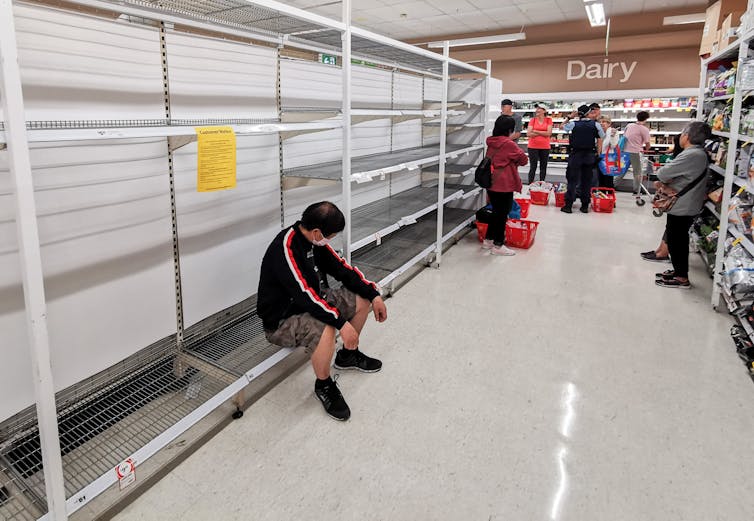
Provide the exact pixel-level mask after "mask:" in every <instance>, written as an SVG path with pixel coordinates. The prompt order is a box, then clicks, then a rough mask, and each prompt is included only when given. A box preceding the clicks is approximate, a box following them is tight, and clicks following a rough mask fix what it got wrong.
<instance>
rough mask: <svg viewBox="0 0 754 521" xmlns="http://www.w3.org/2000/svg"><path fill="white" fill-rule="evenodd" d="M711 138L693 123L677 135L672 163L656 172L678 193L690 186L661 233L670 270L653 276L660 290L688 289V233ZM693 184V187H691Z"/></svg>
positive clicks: (702, 195) (698, 205) (700, 200)
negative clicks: (677, 145)
mask: <svg viewBox="0 0 754 521" xmlns="http://www.w3.org/2000/svg"><path fill="white" fill-rule="evenodd" d="M711 136H712V129H711V128H710V126H709V125H708V124H706V123H702V122H701V121H694V122H692V123H689V125H688V126H687V127H686V128H685V129H683V131H682V132H681V138H680V142H681V147H683V152H681V153H680V154H679V155H678V157H676V158H675V159H673V161H672V162H670V163H669V164H667V165H665V166H664V167H662V168H660V169H659V170H658V171H657V178H658V179H659V180H660V181H661V182H662V183H665V184H667V185H669V186H670V187H671V188H673V189H674V190H676V191H677V192H680V191H681V190H683V189H685V188H686V187H688V186H693V188H691V189H689V191H688V192H686V193H685V194H683V195H682V196H681V197H679V198H678V200H677V201H676V202H675V204H674V205H673V207H672V208H671V209H670V211H668V217H667V219H668V220H667V225H666V227H665V233H666V237H667V242H668V251H669V252H670V261H671V262H672V263H673V269H672V270H667V271H665V272H663V273H658V274H657V275H656V279H655V284H657V285H658V286H660V287H663V288H679V289H688V288H690V287H691V283H690V282H689V229H690V228H691V224H692V223H693V221H694V217H696V216H697V215H699V212H701V211H702V206H704V201H705V199H706V197H707V183H705V182H704V178H705V177H706V175H707V166H708V163H709V157H708V156H707V152H706V151H705V150H704V148H703V147H704V142H705V141H706V140H708V139H709V138H710V137H711ZM694 183H696V184H694Z"/></svg>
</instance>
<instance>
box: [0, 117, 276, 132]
mask: <svg viewBox="0 0 754 521" xmlns="http://www.w3.org/2000/svg"><path fill="white" fill-rule="evenodd" d="M279 122H280V119H279V118H238V119H82V120H56V121H27V122H26V130H78V129H110V128H156V127H205V126H220V125H265V124H274V123H279ZM4 129H5V125H4V123H2V122H0V130H4Z"/></svg>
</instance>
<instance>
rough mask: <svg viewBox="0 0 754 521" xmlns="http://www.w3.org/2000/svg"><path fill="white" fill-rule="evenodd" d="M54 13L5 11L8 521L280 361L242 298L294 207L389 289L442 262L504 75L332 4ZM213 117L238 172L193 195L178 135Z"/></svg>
mask: <svg viewBox="0 0 754 521" xmlns="http://www.w3.org/2000/svg"><path fill="white" fill-rule="evenodd" d="M69 5H70V6H71V7H72V8H70V9H67V8H65V7H51V6H43V5H39V4H25V3H22V2H17V3H13V4H11V3H9V2H5V3H3V4H0V57H1V58H2V59H0V64H1V65H2V67H3V70H2V73H3V74H2V84H0V93H2V98H3V112H2V118H1V119H0V121H3V122H4V125H3V126H2V127H1V128H0V287H2V288H9V289H8V291H7V292H6V294H7V295H8V296H9V297H8V299H7V303H6V301H5V300H4V307H3V309H2V310H0V328H2V331H3V332H4V347H5V346H8V348H7V349H6V350H5V351H4V354H3V356H4V359H3V364H2V366H1V367H0V382H3V386H4V388H5V389H8V388H12V389H13V390H14V391H13V393H5V396H6V397H7V399H4V400H3V401H2V403H1V404H0V519H3V520H4V521H5V520H14V521H15V520H21V519H23V520H27V519H50V520H56V521H58V520H62V519H67V516H68V515H69V514H72V513H74V512H76V511H78V510H79V509H81V508H82V507H84V506H85V505H87V503H89V502H90V501H91V500H92V499H94V498H95V497H97V496H98V495H99V494H101V493H102V492H103V491H105V490H107V489H109V488H110V487H112V486H114V485H115V484H116V483H117V476H116V473H115V472H114V470H113V469H114V468H115V467H116V466H118V465H119V464H121V463H122V462H125V461H128V460H131V461H133V462H134V463H135V465H136V466H138V465H140V464H142V463H143V462H144V461H146V460H147V459H149V458H150V457H152V456H153V455H154V454H156V453H157V452H158V451H159V450H161V449H162V448H163V447H165V446H167V445H168V444H169V443H170V442H171V441H172V440H174V439H175V438H176V437H177V436H179V435H181V434H182V433H183V432H185V431H186V430H187V429H189V428H190V427H191V426H193V425H195V424H196V423H197V422H199V421H200V420H201V419H202V418H204V417H205V416H207V415H208V414H209V413H210V412H212V411H213V410H214V409H216V408H217V407H219V406H221V405H222V404H224V403H226V402H228V401H229V400H231V399H233V400H234V401H235V402H236V403H238V404H240V403H241V402H242V400H243V397H242V395H239V393H240V392H242V391H243V389H244V388H245V387H246V386H247V385H248V384H249V383H250V382H252V381H253V380H255V379H256V378H258V377H259V375H260V374H263V373H264V372H265V371H266V370H268V369H269V368H270V367H272V366H274V365H275V364H276V363H278V362H279V361H280V360H282V359H284V358H285V357H286V356H288V355H289V354H290V352H291V351H292V350H291V349H289V348H284V349H280V348H277V347H274V346H270V345H269V344H268V343H267V342H266V341H265V339H264V332H263V330H262V327H261V323H260V321H259V319H258V318H257V317H256V313H255V298H254V296H253V295H254V293H256V285H257V281H258V276H259V274H258V269H259V265H260V263H261V256H262V255H263V253H264V250H265V248H266V245H267V244H268V243H269V241H270V240H271V239H272V237H273V236H274V235H275V233H277V232H278V231H279V230H280V229H281V226H286V225H289V224H291V223H292V222H293V221H294V220H295V219H296V217H298V215H300V211H301V209H303V207H304V206H306V205H308V204H310V203H311V202H314V201H317V200H321V199H324V198H328V199H330V200H333V201H334V202H336V204H338V205H339V206H340V207H341V208H342V209H343V210H344V213H345V214H346V216H347V227H346V230H345V231H344V233H343V238H344V240H343V244H342V249H343V252H344V255H345V256H346V258H347V259H348V260H351V259H352V260H353V262H354V263H356V264H357V265H359V266H360V267H362V268H363V271H365V272H366V274H367V276H369V277H370V278H373V279H374V280H377V281H379V283H380V284H381V285H383V287H384V288H385V289H386V290H387V291H391V290H392V289H393V285H394V283H395V282H396V281H397V280H398V279H399V278H400V277H401V276H402V275H404V274H405V273H406V272H407V271H409V270H411V269H413V268H415V267H416V266H417V264H421V263H429V262H433V263H434V264H435V265H439V264H440V262H441V255H442V251H443V248H444V247H446V246H447V245H448V243H449V241H451V240H452V239H453V238H454V237H456V236H457V235H458V234H459V233H460V232H461V231H463V230H464V229H465V228H467V227H468V225H469V223H470V222H471V221H472V220H473V213H474V210H475V209H476V208H477V207H478V205H479V197H480V195H481V193H480V190H479V189H478V188H476V187H475V186H473V184H472V183H471V182H470V181H471V180H470V178H469V174H470V172H471V169H472V166H473V165H474V164H476V163H477V162H478V160H479V157H480V155H481V153H482V151H483V149H484V138H485V137H486V135H487V134H488V133H489V128H490V114H492V113H493V111H495V110H497V109H498V107H499V95H500V92H501V90H502V89H501V85H500V83H499V82H496V81H493V80H492V79H491V78H490V77H489V71H490V65H489V63H488V64H487V67H486V68H479V67H476V66H472V65H469V64H465V63H462V62H459V61H457V60H454V59H451V58H449V56H448V49H447V48H446V49H445V50H444V51H445V53H444V54H437V53H434V52H431V51H427V50H424V49H420V48H417V47H414V46H411V45H408V44H405V43H402V42H398V41H395V40H392V39H389V38H386V37H384V36H381V35H378V34H374V33H371V32H369V31H365V30H363V29H360V28H358V27H354V26H352V25H351V23H350V0H346V1H345V2H344V3H343V5H342V8H343V9H342V12H343V16H342V21H341V20H332V19H328V18H325V17H322V16H318V15H315V14H312V13H310V12H308V11H303V10H300V9H297V8H293V7H291V6H288V5H285V4H282V3H279V2H276V1H274V0H250V1H246V0H223V1H222V2H215V1H209V2H206V1H198V0H175V1H171V2H167V3H166V2H158V1H156V0H155V1H151V0H146V1H145V0H122V1H115V0H113V1H109V0H74V1H73V2H72V3H70V4H66V6H69ZM74 36H75V38H74ZM319 53H325V54H328V55H331V56H336V57H337V60H338V64H337V65H335V66H333V65H327V64H324V63H318V62H317V55H318V54H319ZM22 87H23V88H24V90H23V93H24V95H23V96H22V90H21V88H22ZM449 100H450V101H449ZM490 100H493V101H494V102H495V106H494V107H490ZM217 125H222V126H230V127H231V128H232V129H233V131H234V132H235V134H236V140H237V141H236V142H237V164H238V179H237V187H236V189H234V190H230V191H225V192H215V193H209V194H206V193H201V194H200V193H197V192H196V162H197V146H196V144H195V143H194V142H195V141H196V130H195V127H199V126H217ZM19 266H20V267H21V269H19ZM24 326H26V329H25V328H24ZM27 333H28V339H27ZM48 337H49V340H48ZM33 374H36V375H38V378H36V379H33V378H32V375H33ZM33 381H34V383H35V384H36V386H35V385H33V383H32V382H33ZM6 386H7V387H6ZM116 426H117V428H115V427H116Z"/></svg>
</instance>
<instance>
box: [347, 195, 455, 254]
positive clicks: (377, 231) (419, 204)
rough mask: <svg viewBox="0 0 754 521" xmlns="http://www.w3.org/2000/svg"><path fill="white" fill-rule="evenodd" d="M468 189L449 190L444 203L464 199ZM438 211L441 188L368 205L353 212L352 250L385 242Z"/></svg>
mask: <svg viewBox="0 0 754 521" xmlns="http://www.w3.org/2000/svg"><path fill="white" fill-rule="evenodd" d="M463 195H464V190H462V189H459V188H456V187H451V188H445V196H444V200H443V204H446V203H448V202H450V201H453V200H455V199H459V198H461V197H463ZM436 209H437V187H436V186H427V187H424V186H417V187H415V188H411V189H409V190H406V191H403V192H400V193H398V194H395V195H392V196H390V197H388V198H385V199H381V200H379V201H375V202H373V203H369V204H366V205H364V206H361V207H359V208H356V209H354V210H353V212H352V216H353V217H352V224H351V230H352V231H351V234H352V236H353V237H354V241H353V243H352V244H351V251H356V250H358V249H360V248H363V247H365V246H367V245H369V244H372V243H381V242H382V240H383V238H384V237H385V236H387V235H390V234H391V233H393V232H395V231H397V230H399V229H400V228H403V227H404V226H409V225H413V224H415V223H416V222H417V220H418V219H419V218H421V217H423V216H424V215H426V214H428V213H430V212H432V211H434V210H436Z"/></svg>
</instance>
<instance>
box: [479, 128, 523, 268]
mask: <svg viewBox="0 0 754 521" xmlns="http://www.w3.org/2000/svg"><path fill="white" fill-rule="evenodd" d="M515 126H516V121H515V120H514V119H513V118H512V117H510V116H500V117H499V118H497V120H496V121H495V129H494V130H493V131H492V136H491V137H488V138H487V157H489V158H490V160H491V161H492V186H490V187H489V188H488V189H487V196H488V197H489V200H490V203H492V218H491V219H490V223H489V225H488V226H487V236H486V238H485V240H484V243H483V244H482V248H484V249H485V250H490V253H492V255H515V252H514V251H513V250H511V249H509V248H506V247H505V223H506V221H507V220H508V214H509V213H510V211H511V207H512V206H513V192H520V191H521V186H522V185H521V176H519V175H518V167H519V166H524V165H526V164H527V163H528V162H529V159H528V158H527V157H526V154H525V153H524V151H523V150H521V149H520V148H519V146H518V145H517V144H516V143H515V142H513V141H511V139H510V138H509V137H508V136H510V134H511V132H513V129H514V128H515Z"/></svg>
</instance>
